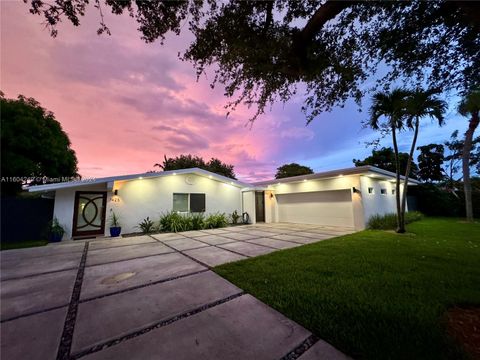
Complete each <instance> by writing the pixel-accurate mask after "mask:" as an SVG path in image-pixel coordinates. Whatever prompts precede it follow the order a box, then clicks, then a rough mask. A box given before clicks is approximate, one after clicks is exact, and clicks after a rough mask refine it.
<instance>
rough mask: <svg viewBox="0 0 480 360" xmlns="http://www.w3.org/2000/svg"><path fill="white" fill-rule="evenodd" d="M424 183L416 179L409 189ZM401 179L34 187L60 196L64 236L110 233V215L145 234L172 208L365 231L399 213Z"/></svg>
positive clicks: (328, 175)
mask: <svg viewBox="0 0 480 360" xmlns="http://www.w3.org/2000/svg"><path fill="white" fill-rule="evenodd" d="M417 183H418V182H417V181H416V180H410V182H409V184H411V185H414V184H417ZM394 189H395V174H394V173H391V172H389V171H385V170H382V169H379V168H376V167H374V166H361V167H355V168H349V169H341V170H335V171H327V172H322V173H316V174H311V175H303V176H295V177H291V178H285V179H280V180H271V181H262V182H258V183H254V184H247V183H244V182H241V181H237V180H232V179H229V178H227V177H224V176H221V175H217V174H214V173H211V172H209V171H206V170H202V169H198V168H193V169H184V170H176V171H164V172H155V173H146V174H135V175H125V176H115V177H108V178H98V179H94V180H91V181H73V182H65V183H55V184H46V185H37V186H31V187H30V188H29V191H30V192H39V191H40V192H55V209H54V216H56V217H57V219H58V220H59V222H60V224H62V225H63V226H64V227H65V230H66V233H65V237H66V238H71V237H74V238H77V237H78V238H80V237H86V236H97V235H100V236H101V235H104V234H105V235H108V232H109V230H108V227H109V226H108V218H109V216H110V214H111V213H112V212H113V211H114V212H115V213H116V214H117V215H119V217H120V221H121V225H122V232H123V233H130V232H137V231H139V229H138V228H136V226H137V225H138V223H139V222H141V221H142V220H143V219H145V218H146V217H147V216H148V217H150V219H152V220H157V219H158V218H159V217H160V215H161V214H162V213H166V212H169V211H178V212H180V213H187V212H205V213H207V214H209V213H216V212H221V213H226V214H231V213H232V212H233V211H235V210H236V211H237V212H238V213H239V214H242V213H248V215H249V219H250V223H255V222H267V223H269V222H292V223H306V224H319V225H330V226H343V227H351V228H354V229H358V230H360V229H364V228H365V225H366V223H367V222H368V219H369V218H370V217H371V216H372V215H375V214H385V213H392V212H395V209H396V208H395V193H394V191H395V190H394Z"/></svg>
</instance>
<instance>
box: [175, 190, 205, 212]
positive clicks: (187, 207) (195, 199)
mask: <svg viewBox="0 0 480 360" xmlns="http://www.w3.org/2000/svg"><path fill="white" fill-rule="evenodd" d="M173 211H175V212H189V211H190V212H205V194H173Z"/></svg>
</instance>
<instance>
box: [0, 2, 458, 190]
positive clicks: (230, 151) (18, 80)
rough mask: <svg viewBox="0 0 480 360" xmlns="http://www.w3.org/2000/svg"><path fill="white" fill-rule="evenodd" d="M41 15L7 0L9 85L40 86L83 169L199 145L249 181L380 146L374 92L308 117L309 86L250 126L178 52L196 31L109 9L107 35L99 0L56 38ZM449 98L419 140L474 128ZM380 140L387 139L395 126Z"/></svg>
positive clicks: (100, 172)
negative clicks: (144, 24) (154, 37)
mask: <svg viewBox="0 0 480 360" xmlns="http://www.w3.org/2000/svg"><path fill="white" fill-rule="evenodd" d="M42 21H43V19H42V18H41V17H39V16H33V15H30V14H29V12H28V5H25V4H24V3H23V2H22V1H2V2H1V79H0V82H1V86H0V88H1V90H2V91H3V92H4V93H5V95H6V97H8V98H15V97H17V95H18V94H23V95H25V96H28V97H34V98H35V99H36V100H38V101H39V102H40V103H41V104H42V106H43V107H45V108H47V109H48V110H51V111H53V112H54V113H55V116H56V119H57V120H58V121H60V122H61V124H62V126H63V128H64V130H65V131H66V132H67V133H68V135H69V137H70V140H71V142H72V147H73V149H74V150H75V151H76V154H77V157H78V160H79V170H80V174H81V175H82V176H84V177H101V176H112V175H120V174H128V173H140V172H146V171H149V170H154V169H155V168H154V167H153V165H154V164H155V163H157V162H161V161H162V159H163V156H164V155H167V156H175V155H179V154H182V153H184V154H186V153H191V154H195V155H199V156H202V157H204V158H205V159H209V158H210V157H218V158H220V159H221V160H222V161H224V162H227V163H231V164H233V165H235V171H236V174H237V176H238V178H239V179H241V180H245V181H251V180H262V179H266V178H271V177H273V175H274V173H275V169H276V168H277V167H278V166H280V165H282V164H284V163H290V162H298V163H300V164H302V165H308V166H310V167H312V168H313V169H314V170H315V171H316V172H318V171H323V170H329V169H335V168H342V167H350V166H353V164H352V159H353V158H363V157H365V156H367V155H368V154H369V153H370V152H371V148H366V147H365V142H366V141H369V140H372V139H374V138H375V137H376V135H375V134H374V133H373V132H372V131H371V130H368V129H362V123H361V122H362V120H365V118H366V116H367V109H368V101H364V111H363V112H361V113H359V112H358V111H357V106H356V105H354V104H353V103H350V104H348V106H346V107H345V108H342V109H341V108H338V109H336V110H334V111H333V112H331V113H324V114H322V115H321V116H320V117H319V118H317V119H316V120H315V121H314V122H313V123H311V124H310V125H308V126H306V122H305V115H304V114H303V113H302V112H301V110H300V108H301V105H302V102H303V98H304V97H303V96H302V95H301V94H300V95H298V96H297V97H296V98H295V99H293V100H291V101H290V102H289V103H287V104H285V105H283V104H280V103H279V104H278V105H276V106H274V108H273V109H272V111H270V112H267V113H266V114H265V115H263V116H261V117H260V118H259V119H258V120H257V121H256V122H255V124H254V125H253V127H252V128H250V126H249V125H248V124H247V122H248V119H249V117H250V116H251V115H252V111H251V110H250V111H249V110H248V109H245V108H239V109H238V110H237V111H236V112H235V113H233V114H231V116H230V117H228V118H226V117H225V114H226V110H225V109H224V107H223V106H224V105H225V104H226V103H227V101H228V99H227V98H225V97H224V95H223V89H222V88H221V86H217V88H216V89H214V90H212V89H211V88H210V86H209V84H210V81H211V77H208V76H207V77H203V78H202V79H200V80H199V81H198V82H197V81H196V75H195V71H194V69H193V66H192V64H190V63H188V62H182V61H180V60H179V59H178V58H177V53H178V52H179V51H180V52H181V51H183V50H184V49H185V48H186V46H187V44H188V43H189V42H190V41H191V39H192V36H191V34H189V33H188V32H186V31H184V32H183V33H182V35H181V36H179V37H177V36H173V35H171V36H169V37H168V38H167V40H166V41H165V45H163V46H162V45H161V44H160V43H159V42H156V43H153V44H146V43H144V42H143V41H142V40H141V39H140V33H139V32H138V31H137V30H136V28H137V25H136V23H135V21H134V20H133V19H131V18H130V17H128V16H126V15H124V16H115V15H111V14H106V23H107V25H108V26H109V27H110V30H111V31H112V36H108V35H101V36H98V35H97V34H96V30H97V28H98V21H99V19H98V13H97V12H96V10H95V9H94V8H93V6H90V7H89V11H87V16H86V17H85V18H82V19H81V21H82V23H81V26H80V27H77V28H75V27H73V26H72V25H71V24H70V23H68V22H66V21H65V22H64V23H63V24H61V25H60V26H59V34H58V36H57V38H51V37H50V35H49V32H48V31H47V30H46V29H45V28H44V27H43V25H42V24H41V23H42ZM185 28H186V26H185ZM449 100H450V101H451V105H452V106H451V107H450V109H449V111H448V112H447V114H446V125H445V126H444V127H442V128H439V127H438V126H437V125H435V124H432V123H430V120H424V122H423V126H422V128H421V132H420V135H419V140H418V145H423V144H428V143H431V142H443V141H444V140H446V139H447V138H448V137H449V136H450V134H451V133H452V131H453V130H456V129H458V130H460V131H461V132H462V133H463V132H464V131H465V129H466V124H467V120H466V119H463V118H461V117H460V116H458V115H457V114H456V110H455V107H454V100H455V99H449ZM410 140H411V134H410V133H404V134H402V135H401V137H400V142H401V150H402V151H406V150H407V149H408V144H409V142H410ZM382 145H385V146H390V145H391V143H390V138H387V139H385V140H384V141H383V142H382ZM157 169H158V168H157Z"/></svg>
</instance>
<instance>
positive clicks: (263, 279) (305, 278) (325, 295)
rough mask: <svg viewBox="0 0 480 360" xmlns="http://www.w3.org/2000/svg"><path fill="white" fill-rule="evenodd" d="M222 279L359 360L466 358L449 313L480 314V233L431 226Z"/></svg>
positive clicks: (316, 249)
mask: <svg viewBox="0 0 480 360" xmlns="http://www.w3.org/2000/svg"><path fill="white" fill-rule="evenodd" d="M407 230H408V231H409V233H407V234H403V235H399V234H395V233H394V232H386V231H378V230H367V231H362V232H359V233H356V234H352V235H347V236H343V237H339V238H335V239H331V240H325V241H321V242H319V243H315V244H311V245H306V246H302V247H298V248H294V249H289V250H284V251H279V252H275V253H272V254H269V255H265V256H261V257H258V258H253V259H248V260H245V261H239V262H235V263H230V264H225V265H222V266H219V267H217V268H215V271H216V272H217V273H218V274H220V275H221V276H223V277H225V278H226V279H228V280H230V281H231V282H233V283H234V284H236V285H237V286H239V287H240V288H242V289H244V290H245V291H247V292H248V293H250V294H252V295H254V296H255V297H257V298H258V299H260V300H262V301H263V302H265V303H267V304H269V305H270V306H272V307H273V308H275V309H277V310H278V311H280V312H281V313H283V314H285V315H286V316H288V317H289V318H291V319H293V320H295V321H296V322H298V323H300V324H302V325H303V326H304V327H306V328H307V329H309V330H310V331H312V332H313V333H315V334H316V335H318V336H319V337H320V338H322V339H324V340H326V341H328V342H330V343H331V344H333V345H334V346H336V347H337V348H339V349H340V350H342V351H344V352H345V353H347V354H348V355H350V356H352V357H354V358H357V359H359V358H360V359H453V358H456V359H457V358H462V356H463V354H462V353H461V352H460V350H459V348H458V347H457V346H455V345H454V344H453V342H452V341H451V340H450V339H449V338H448V337H447V335H446V331H445V325H446V324H445V317H444V316H445V311H446V310H447V309H448V308H449V307H450V306H452V305H480V224H478V223H477V224H466V223H462V222H460V221H458V220H452V219H438V218H426V219H424V220H422V221H418V222H415V223H412V224H410V225H408V227H407Z"/></svg>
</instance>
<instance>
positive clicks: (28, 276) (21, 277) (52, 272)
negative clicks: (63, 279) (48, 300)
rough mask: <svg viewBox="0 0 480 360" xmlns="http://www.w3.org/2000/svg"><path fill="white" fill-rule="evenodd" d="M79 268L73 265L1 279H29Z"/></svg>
mask: <svg viewBox="0 0 480 360" xmlns="http://www.w3.org/2000/svg"><path fill="white" fill-rule="evenodd" d="M77 269H78V267H77V266H76V267H71V268H66V269H61V270H52V271H46V272H42V273H36V274H30V275H24V276H18V277H13V278H7V279H1V281H2V282H4V281H10V280H21V279H28V278H31V277H35V276H41V275H49V274H55V273H58V272H62V271H69V270H77Z"/></svg>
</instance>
